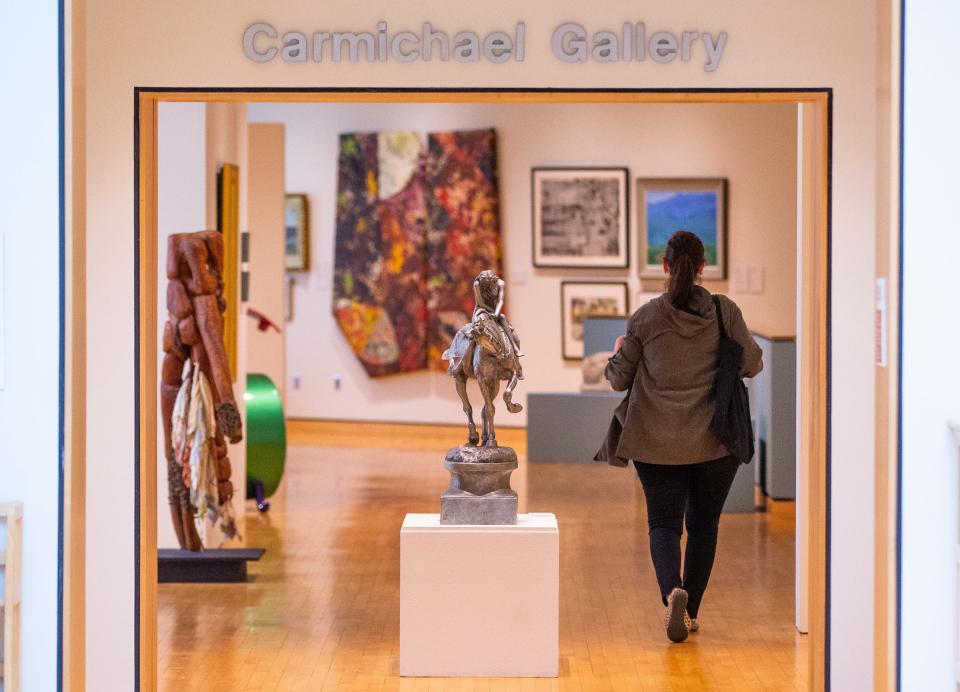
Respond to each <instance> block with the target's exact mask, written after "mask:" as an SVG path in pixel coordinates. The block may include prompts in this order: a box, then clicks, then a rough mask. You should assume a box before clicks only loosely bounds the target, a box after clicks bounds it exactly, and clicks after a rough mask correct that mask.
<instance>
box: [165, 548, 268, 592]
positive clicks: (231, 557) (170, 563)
mask: <svg viewBox="0 0 960 692" xmlns="http://www.w3.org/2000/svg"><path fill="white" fill-rule="evenodd" d="M265 552H266V550H264V549H263V548H218V549H215V550H201V551H199V552H193V551H191V550H174V549H168V548H162V549H160V550H158V551H157V581H158V582H159V583H161V584H198V583H205V584H225V583H235V582H244V581H246V580H247V562H256V561H257V560H259V559H260V558H261V557H263V554H264V553H265Z"/></svg>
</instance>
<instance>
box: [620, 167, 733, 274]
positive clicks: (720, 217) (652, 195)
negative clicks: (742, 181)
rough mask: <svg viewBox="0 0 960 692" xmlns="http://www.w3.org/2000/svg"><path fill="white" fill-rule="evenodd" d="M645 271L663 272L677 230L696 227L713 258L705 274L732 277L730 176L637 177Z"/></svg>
mask: <svg viewBox="0 0 960 692" xmlns="http://www.w3.org/2000/svg"><path fill="white" fill-rule="evenodd" d="M636 204H637V236H638V237H639V238H640V276H641V277H644V278H657V277H662V276H663V253H664V252H665V251H666V249H667V241H668V240H670V236H672V235H673V234H674V233H675V232H676V231H679V230H684V231H690V232H691V233H696V234H697V235H698V236H699V237H700V240H702V241H703V249H704V255H705V257H706V260H707V264H706V267H704V270H703V278H704V279H706V280H708V281H710V280H721V279H725V278H726V277H727V266H726V265H727V263H726V246H727V180H726V178H637V196H636Z"/></svg>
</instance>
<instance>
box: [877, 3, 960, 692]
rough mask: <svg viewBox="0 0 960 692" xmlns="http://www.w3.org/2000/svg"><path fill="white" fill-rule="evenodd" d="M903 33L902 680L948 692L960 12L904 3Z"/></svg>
mask: <svg viewBox="0 0 960 692" xmlns="http://www.w3.org/2000/svg"><path fill="white" fill-rule="evenodd" d="M904 26H905V30H906V44H905V47H904V56H905V70H906V71H905V74H904V86H903V95H904V115H903V126H904V141H903V167H904V168H903V254H902V262H903V302H902V310H903V325H902V328H903V342H902V344H903V346H902V354H901V355H902V371H901V377H902V382H903V385H902V391H901V397H902V398H901V406H902V410H903V417H902V421H901V425H902V452H901V454H902V456H901V469H902V478H901V483H902V486H901V493H902V518H901V519H902V533H901V540H902V555H901V558H902V562H901V565H902V568H901V569H902V572H901V591H900V597H901V599H902V600H901V607H900V614H901V631H900V644H901V647H902V651H901V671H900V678H901V685H902V689H903V690H953V689H956V681H957V675H958V674H960V668H958V667H957V665H956V664H957V658H958V654H957V646H958V642H957V626H958V622H957V605H958V604H957V579H958V576H960V573H958V565H957V560H958V559H960V553H958V551H957V547H956V546H957V540H958V536H957V523H958V519H957V512H958V501H957V491H958V474H957V469H958V464H960V459H958V455H957V442H956V441H955V440H954V438H953V435H952V434H951V432H950V430H949V428H948V421H950V420H953V421H960V360H958V359H957V352H958V351H957V348H958V347H957V345H958V344H960V319H958V310H957V299H956V290H955V288H954V283H953V280H954V277H955V276H956V273H957V257H960V229H958V228H957V212H956V199H957V191H956V190H957V176H956V174H955V167H956V161H957V160H958V159H960V136H958V135H957V129H956V126H957V122H958V121H960V96H958V94H957V91H956V90H955V89H944V78H945V70H946V69H948V65H949V62H948V61H949V60H950V59H951V55H950V54H949V51H948V49H947V46H950V45H951V42H952V41H954V40H955V37H956V36H957V34H958V32H960V5H958V4H957V3H956V2H949V1H946V0H944V1H941V2H930V3H916V2H908V3H906V15H905V17H904ZM892 290H895V287H893V288H892Z"/></svg>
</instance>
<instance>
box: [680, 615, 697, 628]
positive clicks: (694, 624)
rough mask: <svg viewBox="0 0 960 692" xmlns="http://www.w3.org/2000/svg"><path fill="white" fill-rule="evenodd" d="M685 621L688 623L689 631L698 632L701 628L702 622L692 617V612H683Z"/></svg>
mask: <svg viewBox="0 0 960 692" xmlns="http://www.w3.org/2000/svg"><path fill="white" fill-rule="evenodd" d="M683 621H684V623H685V624H686V625H687V630H688V631H689V632H696V631H697V630H698V629H700V623H699V622H697V618H692V617H690V613H684V614H683Z"/></svg>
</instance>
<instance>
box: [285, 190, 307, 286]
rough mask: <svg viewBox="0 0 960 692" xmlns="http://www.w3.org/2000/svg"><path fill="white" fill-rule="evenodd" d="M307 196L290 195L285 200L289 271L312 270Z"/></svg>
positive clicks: (286, 247)
mask: <svg viewBox="0 0 960 692" xmlns="http://www.w3.org/2000/svg"><path fill="white" fill-rule="evenodd" d="M308 222H309V217H308V213H307V196H306V195H302V194H289V195H286V197H285V198H284V205H283V227H284V248H283V254H284V261H285V264H286V268H287V271H306V270H307V269H309V268H310V244H309V233H310V226H309V224H308Z"/></svg>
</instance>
